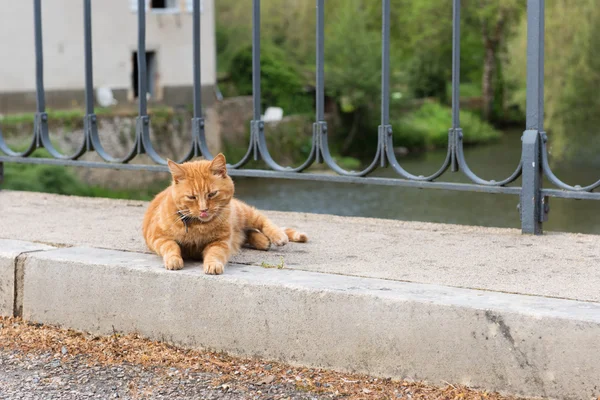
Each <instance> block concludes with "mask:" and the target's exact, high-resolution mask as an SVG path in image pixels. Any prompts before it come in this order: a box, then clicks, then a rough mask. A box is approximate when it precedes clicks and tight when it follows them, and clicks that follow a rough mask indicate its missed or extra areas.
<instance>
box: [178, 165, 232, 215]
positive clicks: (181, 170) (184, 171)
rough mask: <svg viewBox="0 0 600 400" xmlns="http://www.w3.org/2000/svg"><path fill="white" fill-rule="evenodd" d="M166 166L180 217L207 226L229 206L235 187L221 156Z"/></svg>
mask: <svg viewBox="0 0 600 400" xmlns="http://www.w3.org/2000/svg"><path fill="white" fill-rule="evenodd" d="M168 166H169V170H170V171H171V175H172V177H173V184H172V188H173V190H172V191H171V194H172V196H173V201H174V202H175V205H176V206H177V210H178V211H179V212H181V213H182V214H183V215H185V216H187V217H191V218H197V219H199V220H200V221H203V222H208V221H210V220H212V219H213V218H215V217H216V216H218V215H219V214H220V213H221V212H222V211H223V209H224V208H226V207H227V206H228V205H229V202H230V201H231V199H232V197H233V192H234V186H233V181H232V180H231V178H230V177H229V175H227V163H226V161H225V156H224V155H223V154H219V155H218V156H216V157H215V158H214V159H213V160H212V161H205V160H203V161H190V162H186V163H183V164H177V163H176V162H173V161H171V160H168Z"/></svg>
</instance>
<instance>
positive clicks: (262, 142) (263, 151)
mask: <svg viewBox="0 0 600 400" xmlns="http://www.w3.org/2000/svg"><path fill="white" fill-rule="evenodd" d="M264 127H265V125H264V122H263V121H259V122H258V127H257V130H258V132H257V134H256V140H257V142H256V144H257V146H258V152H259V154H260V157H261V158H262V159H263V161H264V162H265V163H266V164H267V165H268V166H269V167H270V168H271V169H273V170H275V171H280V172H302V171H304V170H305V169H306V168H308V167H310V166H311V165H312V164H313V163H314V162H315V159H316V154H317V144H316V140H315V139H316V134H315V130H314V129H313V134H312V143H311V149H310V153H309V155H308V158H307V159H306V161H304V163H302V164H301V165H300V166H299V167H284V166H282V165H279V164H278V163H277V162H276V161H275V160H273V157H271V154H270V153H269V149H268V146H267V139H266V137H265V131H264Z"/></svg>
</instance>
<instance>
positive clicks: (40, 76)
mask: <svg viewBox="0 0 600 400" xmlns="http://www.w3.org/2000/svg"><path fill="white" fill-rule="evenodd" d="M41 3H42V2H41V0H33V19H34V29H35V83H36V103H37V104H36V111H37V112H38V113H43V112H45V111H46V96H45V93H44V49H43V43H42V4H41Z"/></svg>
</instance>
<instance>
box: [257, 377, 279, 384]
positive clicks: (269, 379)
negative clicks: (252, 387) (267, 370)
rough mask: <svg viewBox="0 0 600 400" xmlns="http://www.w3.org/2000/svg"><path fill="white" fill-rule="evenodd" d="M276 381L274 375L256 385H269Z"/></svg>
mask: <svg viewBox="0 0 600 400" xmlns="http://www.w3.org/2000/svg"><path fill="white" fill-rule="evenodd" d="M274 380H275V377H274V376H273V375H269V376H265V377H264V378H262V379H261V380H260V381H258V382H256V384H257V385H268V384H269V383H271V382H273V381H274Z"/></svg>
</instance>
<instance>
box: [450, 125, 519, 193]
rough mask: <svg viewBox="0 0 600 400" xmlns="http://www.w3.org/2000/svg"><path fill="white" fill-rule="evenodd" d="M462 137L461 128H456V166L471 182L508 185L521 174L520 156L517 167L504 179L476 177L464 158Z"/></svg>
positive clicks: (487, 184)
mask: <svg viewBox="0 0 600 400" xmlns="http://www.w3.org/2000/svg"><path fill="white" fill-rule="evenodd" d="M462 139H463V134H462V129H457V130H456V161H457V162H458V166H459V168H460V170H461V171H462V172H463V173H464V174H465V176H466V177H467V178H469V179H470V180H471V181H472V182H474V183H477V184H480V185H485V186H504V185H508V184H509V183H512V182H514V181H515V180H517V179H518V178H519V177H520V176H521V173H522V172H523V159H522V158H521V160H519V164H518V165H517V169H515V172H513V173H512V174H511V175H510V176H509V177H508V178H506V179H504V180H501V181H495V180H493V179H492V180H489V181H488V180H485V179H482V178H480V177H478V176H477V175H476V174H475V173H474V172H473V171H471V168H469V165H468V163H467V160H466V159H465V154H464V150H463V140H462Z"/></svg>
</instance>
